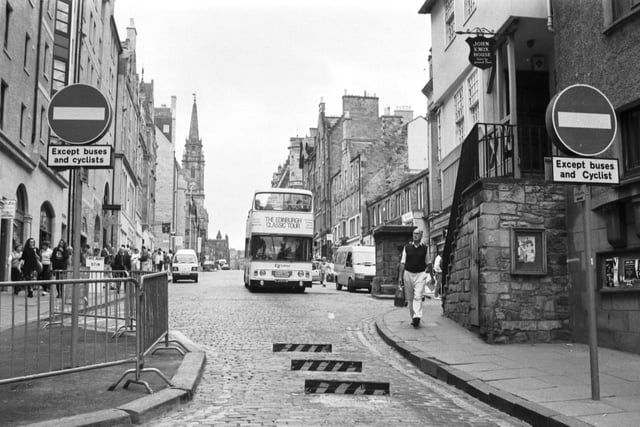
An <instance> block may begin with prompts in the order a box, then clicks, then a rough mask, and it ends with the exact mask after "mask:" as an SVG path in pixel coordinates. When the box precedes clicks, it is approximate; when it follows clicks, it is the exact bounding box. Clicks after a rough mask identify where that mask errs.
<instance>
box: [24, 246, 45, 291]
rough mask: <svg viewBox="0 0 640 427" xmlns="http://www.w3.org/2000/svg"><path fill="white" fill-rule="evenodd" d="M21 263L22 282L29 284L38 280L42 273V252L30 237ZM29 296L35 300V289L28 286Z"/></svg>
mask: <svg viewBox="0 0 640 427" xmlns="http://www.w3.org/2000/svg"><path fill="white" fill-rule="evenodd" d="M20 261H21V262H20V269H21V270H22V280H24V281H27V282H30V281H33V280H38V274H40V272H42V260H41V258H40V250H39V249H38V248H37V247H36V241H35V239H34V238H33V237H29V238H28V239H27V241H26V242H25V244H24V248H23V249H22V256H20ZM27 296H28V297H29V298H33V288H32V287H31V286H27Z"/></svg>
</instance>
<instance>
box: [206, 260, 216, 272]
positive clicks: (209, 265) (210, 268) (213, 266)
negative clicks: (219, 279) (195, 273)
mask: <svg viewBox="0 0 640 427" xmlns="http://www.w3.org/2000/svg"><path fill="white" fill-rule="evenodd" d="M217 270H218V265H217V264H216V263H215V262H213V261H205V262H204V263H203V264H202V271H217Z"/></svg>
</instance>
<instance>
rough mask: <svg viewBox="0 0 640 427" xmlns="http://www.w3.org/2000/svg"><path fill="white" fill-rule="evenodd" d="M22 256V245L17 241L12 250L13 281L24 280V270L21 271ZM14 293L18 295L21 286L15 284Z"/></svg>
mask: <svg viewBox="0 0 640 427" xmlns="http://www.w3.org/2000/svg"><path fill="white" fill-rule="evenodd" d="M21 257H22V245H21V244H20V243H16V244H15V245H13V251H11V281H12V282H21V281H22V271H20V258H21ZM13 293H14V294H16V295H18V294H19V293H20V288H19V287H17V286H14V287H13Z"/></svg>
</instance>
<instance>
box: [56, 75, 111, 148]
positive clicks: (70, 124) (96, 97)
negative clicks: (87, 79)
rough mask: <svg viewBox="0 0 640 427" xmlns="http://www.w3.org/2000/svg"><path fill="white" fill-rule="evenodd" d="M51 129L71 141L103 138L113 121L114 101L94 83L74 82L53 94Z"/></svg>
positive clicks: (62, 138)
mask: <svg viewBox="0 0 640 427" xmlns="http://www.w3.org/2000/svg"><path fill="white" fill-rule="evenodd" d="M47 116H48V118H49V126H50V127H51V130H52V131H53V132H54V133H55V134H56V135H57V136H58V137H59V138H60V139H61V140H63V141H65V142H68V143H69V144H77V145H85V144H90V143H92V142H95V141H97V140H98V139H100V138H102V136H104V134H105V133H106V132H107V130H108V129H109V125H110V124H111V105H110V104H109V101H108V100H107V98H106V97H105V96H104V95H103V94H102V92H100V91H99V90H98V89H96V88H95V87H93V86H89V85H85V84H73V85H69V86H65V87H64V88H62V89H60V90H59V91H58V92H57V93H56V94H55V95H54V96H53V98H51V102H50V103H49V110H48V112H47Z"/></svg>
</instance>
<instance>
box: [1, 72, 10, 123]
mask: <svg viewBox="0 0 640 427" xmlns="http://www.w3.org/2000/svg"><path fill="white" fill-rule="evenodd" d="M8 88H9V86H8V85H7V83H6V82H5V81H4V80H2V81H0V129H4V113H5V109H6V107H7V89H8Z"/></svg>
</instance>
